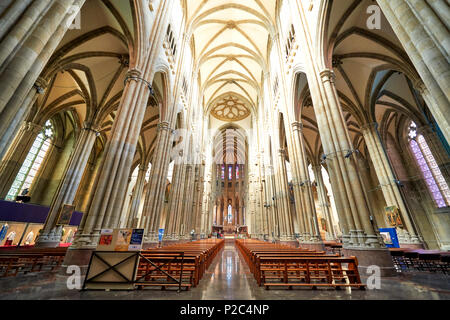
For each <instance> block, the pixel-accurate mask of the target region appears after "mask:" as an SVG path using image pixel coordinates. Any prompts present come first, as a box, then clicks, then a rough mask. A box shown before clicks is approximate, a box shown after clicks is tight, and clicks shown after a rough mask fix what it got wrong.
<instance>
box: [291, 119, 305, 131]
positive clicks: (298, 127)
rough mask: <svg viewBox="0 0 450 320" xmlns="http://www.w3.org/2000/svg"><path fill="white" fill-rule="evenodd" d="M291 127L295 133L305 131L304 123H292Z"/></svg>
mask: <svg viewBox="0 0 450 320" xmlns="http://www.w3.org/2000/svg"><path fill="white" fill-rule="evenodd" d="M291 126H292V129H293V130H294V131H299V132H302V131H303V123H301V122H300V121H294V122H292V123H291Z"/></svg>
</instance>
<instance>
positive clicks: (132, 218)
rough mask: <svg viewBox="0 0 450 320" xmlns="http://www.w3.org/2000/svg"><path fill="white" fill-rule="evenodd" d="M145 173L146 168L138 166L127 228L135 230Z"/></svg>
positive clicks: (143, 165)
mask: <svg viewBox="0 0 450 320" xmlns="http://www.w3.org/2000/svg"><path fill="white" fill-rule="evenodd" d="M146 173H147V166H146V165H145V164H140V165H139V169H138V175H137V178H136V184H135V186H134V191H133V195H132V196H131V205H130V209H129V214H128V221H127V228H137V223H138V214H139V207H140V204H141V199H142V194H143V192H144V185H145V175H146Z"/></svg>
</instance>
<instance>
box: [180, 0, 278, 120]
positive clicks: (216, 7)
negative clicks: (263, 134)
mask: <svg viewBox="0 0 450 320" xmlns="http://www.w3.org/2000/svg"><path fill="white" fill-rule="evenodd" d="M183 4H184V8H185V12H186V15H187V20H188V26H189V28H190V30H191V31H192V39H193V40H192V44H193V51H194V57H195V62H196V64H197V66H198V67H199V73H200V74H199V79H200V83H201V89H202V94H203V97H204V105H205V107H207V108H208V107H210V108H215V107H217V105H219V104H220V103H222V102H223V99H228V101H236V102H237V104H238V105H243V106H245V108H247V109H248V111H250V110H251V109H252V108H255V106H256V104H257V100H258V95H259V92H260V90H261V78H262V73H263V70H264V69H265V65H266V62H267V45H268V40H269V34H270V32H269V30H271V29H272V27H273V25H274V24H275V22H274V21H275V4H276V1H273V0H248V1H242V0H231V1H230V0H209V1H207V0H203V1H188V0H184V3H183ZM230 97H232V99H231V100H230ZM229 104H230V107H231V109H230V110H225V113H227V114H229V112H234V113H235V114H237V115H239V114H240V115H241V116H240V117H232V116H231V115H230V117H228V119H227V118H225V117H222V119H221V120H225V121H236V120H237V119H241V118H242V113H241V112H239V110H238V109H240V108H237V110H234V111H233V105H231V103H229ZM246 114H247V113H246ZM248 114H249V113H248ZM248 114H247V115H248ZM215 115H216V116H217V114H215ZM219 118H220V116H219Z"/></svg>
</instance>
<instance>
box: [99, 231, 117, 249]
mask: <svg viewBox="0 0 450 320" xmlns="http://www.w3.org/2000/svg"><path fill="white" fill-rule="evenodd" d="M113 233H114V230H113V229H102V230H101V231H100V239H99V241H98V245H97V250H98V251H112V250H114V242H113Z"/></svg>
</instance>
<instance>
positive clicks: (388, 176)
mask: <svg viewBox="0 0 450 320" xmlns="http://www.w3.org/2000/svg"><path fill="white" fill-rule="evenodd" d="M362 133H363V136H364V141H365V142H366V144H367V149H368V150H369V154H370V158H371V159H372V163H373V165H374V168H375V173H376V174H377V177H378V182H379V183H380V187H381V191H382V192H383V196H384V199H385V201H386V204H387V206H388V207H389V206H395V207H397V208H398V209H399V210H400V214H401V216H402V218H403V219H402V220H403V222H404V223H405V227H406V231H407V232H408V233H409V235H408V238H409V237H410V239H401V240H404V241H407V242H410V241H412V242H415V243H416V242H418V241H419V240H418V238H417V235H416V231H415V228H414V225H413V223H412V221H411V217H410V215H409V210H408V208H407V207H406V204H405V203H404V201H403V198H402V196H401V193H400V190H399V188H398V184H397V182H396V181H397V179H396V178H395V175H394V172H393V171H392V167H391V165H390V163H389V159H388V157H387V155H386V152H385V151H384V148H383V145H382V142H381V139H380V136H379V134H378V131H377V124H376V123H369V124H367V125H365V126H363V127H362Z"/></svg>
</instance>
